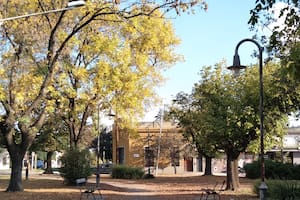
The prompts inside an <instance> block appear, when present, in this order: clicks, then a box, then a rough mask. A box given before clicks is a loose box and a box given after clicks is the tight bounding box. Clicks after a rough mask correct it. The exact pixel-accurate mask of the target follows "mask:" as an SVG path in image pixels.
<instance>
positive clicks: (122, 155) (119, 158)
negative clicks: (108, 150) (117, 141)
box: [118, 147, 125, 165]
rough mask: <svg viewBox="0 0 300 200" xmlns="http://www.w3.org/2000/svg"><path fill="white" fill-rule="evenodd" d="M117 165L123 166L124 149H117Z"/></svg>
mask: <svg viewBox="0 0 300 200" xmlns="http://www.w3.org/2000/svg"><path fill="white" fill-rule="evenodd" d="M118 156H119V157H118V164H119V165H123V164H125V152H124V147H119V148H118Z"/></svg>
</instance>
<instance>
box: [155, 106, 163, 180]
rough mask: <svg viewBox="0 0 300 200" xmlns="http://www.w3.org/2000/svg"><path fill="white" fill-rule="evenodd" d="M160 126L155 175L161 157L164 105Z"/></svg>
mask: <svg viewBox="0 0 300 200" xmlns="http://www.w3.org/2000/svg"><path fill="white" fill-rule="evenodd" d="M160 112H161V113H160V127H159V135H158V146H157V159H156V170H155V176H157V174H158V164H159V159H160V143H161V134H162V127H163V121H164V107H163V108H162V109H161V111H160Z"/></svg>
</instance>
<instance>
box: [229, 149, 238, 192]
mask: <svg viewBox="0 0 300 200" xmlns="http://www.w3.org/2000/svg"><path fill="white" fill-rule="evenodd" d="M226 171H227V177H226V190H234V191H237V190H238V189H239V187H240V183H239V177H238V160H237V159H234V158H233V157H232V156H231V155H230V153H229V154H227V170H226Z"/></svg>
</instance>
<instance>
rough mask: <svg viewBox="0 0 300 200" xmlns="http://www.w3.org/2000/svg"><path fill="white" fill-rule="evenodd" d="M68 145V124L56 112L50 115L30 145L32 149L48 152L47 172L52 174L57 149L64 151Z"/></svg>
mask: <svg viewBox="0 0 300 200" xmlns="http://www.w3.org/2000/svg"><path fill="white" fill-rule="evenodd" d="M67 147H68V129H67V126H66V125H65V124H64V123H63V121H61V120H60V118H58V117H57V116H55V115H54V114H52V115H50V116H48V118H47V119H46V122H45V123H44V125H43V127H42V128H41V129H40V131H39V134H38V135H37V136H36V138H35V139H34V142H33V144H32V145H31V147H30V150H31V151H44V152H46V153H47V156H46V163H47V167H46V169H45V172H44V173H45V174H52V173H53V170H52V157H53V155H54V153H55V151H63V150H66V149H67Z"/></svg>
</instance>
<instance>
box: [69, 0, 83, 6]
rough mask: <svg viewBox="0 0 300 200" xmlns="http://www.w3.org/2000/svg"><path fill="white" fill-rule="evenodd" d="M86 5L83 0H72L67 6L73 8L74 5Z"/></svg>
mask: <svg viewBox="0 0 300 200" xmlns="http://www.w3.org/2000/svg"><path fill="white" fill-rule="evenodd" d="M84 5H85V1H83V0H73V1H72V0H70V1H69V3H68V5H67V8H73V7H80V6H84Z"/></svg>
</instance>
